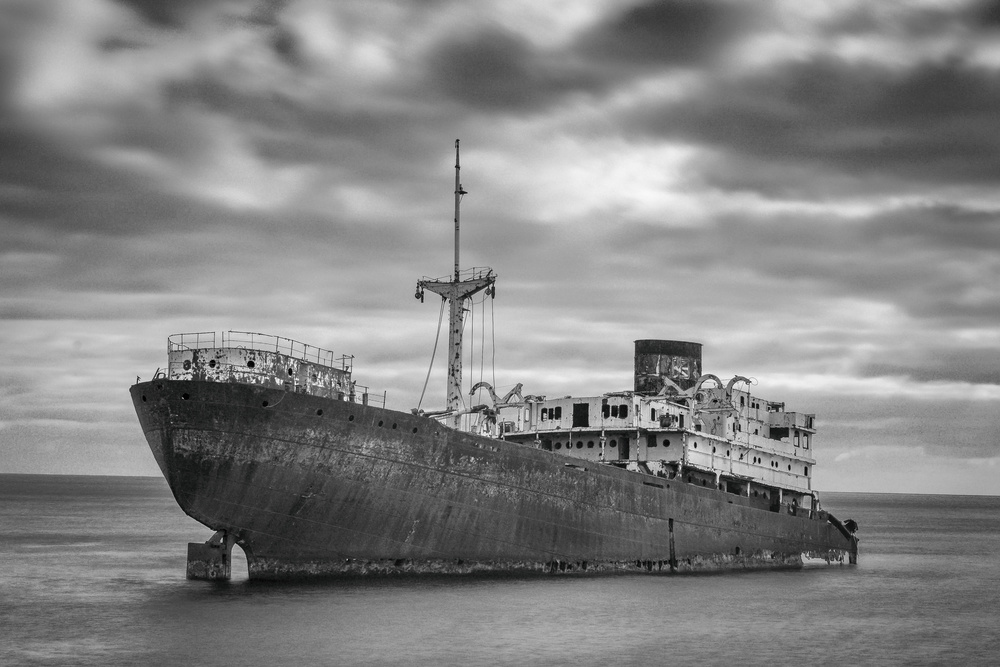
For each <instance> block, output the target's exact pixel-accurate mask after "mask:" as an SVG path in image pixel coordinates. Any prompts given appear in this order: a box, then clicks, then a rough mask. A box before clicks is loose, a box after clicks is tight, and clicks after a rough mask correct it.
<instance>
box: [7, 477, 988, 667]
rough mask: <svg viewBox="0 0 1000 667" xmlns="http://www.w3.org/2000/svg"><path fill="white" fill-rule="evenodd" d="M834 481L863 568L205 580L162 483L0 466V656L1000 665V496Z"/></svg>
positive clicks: (197, 537) (837, 504)
mask: <svg viewBox="0 0 1000 667" xmlns="http://www.w3.org/2000/svg"><path fill="white" fill-rule="evenodd" d="M822 497H823V504H824V507H825V508H827V509H829V510H830V511H831V512H833V513H834V514H835V515H837V516H838V517H840V518H842V519H847V518H854V519H855V520H857V521H858V522H859V523H860V525H861V531H860V533H859V534H860V536H861V558H860V564H859V565H857V566H853V567H852V566H835V567H820V568H806V569H804V570H800V571H790V572H751V573H738V574H722V575H701V576H669V575H612V576H601V577H589V576H588V577H576V576H571V577H565V576H564V577H544V576H543V577H524V578H490V577H485V578H482V577H481V578H475V577H465V578H430V579H396V580H381V581H327V582H323V583H265V582H251V581H249V580H247V578H246V562H245V560H243V561H242V562H240V561H239V560H237V562H236V566H235V569H236V573H235V576H234V578H233V580H232V581H230V582H203V581H188V580H187V579H185V558H186V548H187V546H186V545H187V542H194V541H204V540H206V539H208V538H209V537H210V536H211V531H210V530H208V529H207V528H205V527H204V526H201V525H200V524H198V523H196V522H195V521H193V520H192V519H190V518H188V517H186V516H185V515H184V514H183V513H182V512H181V511H180V510H179V509H178V508H177V506H176V505H175V504H174V501H173V499H172V497H171V496H170V492H169V491H168V489H167V486H166V484H165V482H163V480H160V479H153V478H121V477H71V476H32V475H0V664H2V665H185V664H186V665H291V664H295V665H463V666H464V665H602V666H603V665H664V664H677V665H697V664H705V665H719V664H741V665H771V664H776V665H844V664H857V665H896V664H905V665H940V664H954V665H996V664H1000V556H998V554H1000V497H974V496H927V495H890V494H854V493H852V494H848V493H827V494H824V495H823V496H822ZM234 553H237V556H240V555H241V554H239V553H238V550H236V552H234Z"/></svg>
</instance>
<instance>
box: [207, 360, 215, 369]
mask: <svg viewBox="0 0 1000 667" xmlns="http://www.w3.org/2000/svg"><path fill="white" fill-rule="evenodd" d="M208 367H209V368H215V359H212V360H211V361H209V362H208Z"/></svg>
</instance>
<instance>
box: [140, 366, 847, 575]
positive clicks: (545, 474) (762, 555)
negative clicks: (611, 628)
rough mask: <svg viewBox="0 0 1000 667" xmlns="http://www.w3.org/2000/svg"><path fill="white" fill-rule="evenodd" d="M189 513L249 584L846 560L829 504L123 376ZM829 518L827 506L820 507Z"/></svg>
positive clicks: (297, 399) (251, 389)
mask: <svg viewBox="0 0 1000 667" xmlns="http://www.w3.org/2000/svg"><path fill="white" fill-rule="evenodd" d="M131 395H132V399H133V403H134V405H135V409H136V412H137V414H138V417H139V421H140V424H141V427H142V430H143V432H144V433H145V436H146V439H147V441H148V443H149V446H150V448H151V449H152V452H153V454H154V456H155V458H156V461H157V463H158V465H159V467H160V469H161V470H162V472H163V475H164V477H165V478H166V480H167V482H168V484H169V486H170V489H171V491H172V492H173V495H174V497H175V499H176V501H177V503H178V504H179V505H180V507H181V508H182V509H183V510H184V512H186V513H187V514H188V515H190V516H191V517H193V518H194V519H196V520H197V521H199V522H201V523H203V524H204V525H206V526H208V527H209V528H211V529H213V530H216V531H225V533H226V534H227V535H230V536H232V539H233V540H234V542H235V543H236V544H239V545H240V546H241V548H242V549H243V551H244V552H245V553H246V556H247V562H248V567H249V576H250V577H251V578H252V579H275V578H287V577H304V576H324V575H326V576H330V575H372V574H394V573H434V572H441V573H456V572H479V571H498V572H513V573H519V572H620V571H654V572H665V573H666V572H687V571H717V570H741V569H774V568H794V567H800V566H801V565H802V563H803V557H804V556H805V557H809V558H812V559H816V558H819V559H823V560H825V561H827V562H834V563H836V562H841V563H847V562H855V559H856V555H857V542H856V540H855V539H854V538H853V537H852V535H851V534H850V533H849V532H848V531H846V530H845V529H844V527H843V525H841V524H840V523H839V522H838V521H837V520H836V519H834V518H833V517H826V516H817V515H816V513H813V512H799V513H798V514H791V513H788V512H784V511H780V512H779V511H772V510H769V509H768V508H767V507H765V506H762V505H760V504H759V503H756V502H755V499H752V498H748V497H741V496H737V495H733V494H732V493H726V492H725V491H722V490H718V489H714V488H702V487H699V486H697V485H693V484H687V483H684V481H683V480H681V479H665V478H658V477H652V476H650V475H646V474H640V473H636V472H631V471H628V470H624V469H621V468H617V467H614V466H607V465H601V464H598V463H596V462H591V461H584V460H581V459H579V458H573V457H569V456H565V455H561V454H559V453H557V452H552V451H545V450H542V449H538V448H534V447H530V446H526V445H524V444H518V443H514V442H511V441H505V440H502V439H496V438H489V437H484V436H480V435H475V434H472V433H466V432H462V431H459V430H454V429H451V428H448V427H447V426H444V425H442V424H441V423H439V422H437V421H435V420H433V419H430V418H427V417H423V416H418V415H414V414H410V413H405V412H399V411H394V410H390V409H385V408H382V407H378V406H370V405H362V404H358V403H352V402H347V401H342V400H335V399H331V398H325V397H321V396H315V395H310V394H307V393H297V392H291V391H284V390H282V389H280V388H273V387H264V386H255V385H249V384H239V383H223V382H211V381H201V380H172V379H166V378H159V379H154V380H153V381H150V382H142V383H138V384H136V385H134V386H133V387H132V388H131ZM823 514H824V515H825V513H823Z"/></svg>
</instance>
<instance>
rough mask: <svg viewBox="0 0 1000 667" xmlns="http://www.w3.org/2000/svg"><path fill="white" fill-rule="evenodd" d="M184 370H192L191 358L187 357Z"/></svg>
mask: <svg viewBox="0 0 1000 667" xmlns="http://www.w3.org/2000/svg"><path fill="white" fill-rule="evenodd" d="M184 370H186V371H189V370H191V360H190V359H185V360H184Z"/></svg>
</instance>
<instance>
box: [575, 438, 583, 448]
mask: <svg viewBox="0 0 1000 667" xmlns="http://www.w3.org/2000/svg"><path fill="white" fill-rule="evenodd" d="M576 448H577V449H583V440H577V441H576Z"/></svg>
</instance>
